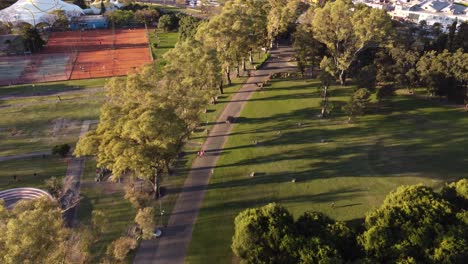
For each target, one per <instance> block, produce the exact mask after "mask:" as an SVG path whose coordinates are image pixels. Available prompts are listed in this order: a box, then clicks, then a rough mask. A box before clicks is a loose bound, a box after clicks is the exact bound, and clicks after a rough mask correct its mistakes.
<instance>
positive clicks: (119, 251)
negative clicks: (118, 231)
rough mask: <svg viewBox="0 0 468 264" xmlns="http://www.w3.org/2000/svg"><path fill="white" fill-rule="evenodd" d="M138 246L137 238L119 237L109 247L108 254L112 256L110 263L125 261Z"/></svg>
mask: <svg viewBox="0 0 468 264" xmlns="http://www.w3.org/2000/svg"><path fill="white" fill-rule="evenodd" d="M137 246H138V242H137V241H136V239H134V238H131V237H119V238H118V239H116V240H115V241H113V242H112V243H111V244H110V245H109V246H108V247H107V255H108V256H109V257H110V258H111V260H109V263H115V261H119V262H120V261H124V260H125V258H126V257H127V255H128V253H130V251H132V250H134V249H135V248H136V247H137Z"/></svg>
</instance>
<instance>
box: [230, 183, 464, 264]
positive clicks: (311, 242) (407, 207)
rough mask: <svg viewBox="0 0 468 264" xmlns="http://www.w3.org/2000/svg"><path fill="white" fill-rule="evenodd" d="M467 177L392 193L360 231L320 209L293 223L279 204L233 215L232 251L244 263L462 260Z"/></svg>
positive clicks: (302, 216) (403, 188) (427, 261)
mask: <svg viewBox="0 0 468 264" xmlns="http://www.w3.org/2000/svg"><path fill="white" fill-rule="evenodd" d="M467 210H468V180H466V179H463V180H460V181H458V182H454V183H451V184H448V185H446V186H445V187H444V188H443V190H442V191H441V192H440V193H436V192H434V191H433V190H432V189H431V188H428V187H425V186H422V185H415V186H402V187H399V188H398V189H396V190H395V191H394V192H391V193H390V194H389V195H388V196H387V197H386V199H385V200H384V202H383V204H382V206H381V207H380V208H378V209H376V210H374V211H371V212H370V213H368V214H367V216H366V219H365V224H364V231H363V232H362V233H361V234H359V233H357V232H355V231H353V230H352V229H350V228H349V227H347V226H346V225H345V224H344V223H342V222H336V221H334V220H332V219H330V218H328V217H327V216H325V215H323V214H321V213H317V212H306V213H304V214H303V215H301V216H300V217H299V218H298V219H297V220H296V221H294V219H293V217H292V216H291V214H290V213H289V212H288V211H287V210H286V209H285V208H284V207H281V206H279V205H277V204H269V205H266V206H264V207H261V208H256V209H247V210H245V211H243V212H241V213H240V214H239V215H238V216H237V217H236V218H235V233H234V236H233V242H232V249H233V252H234V253H235V254H236V255H237V256H238V257H239V258H240V259H241V261H242V262H243V263H350V262H353V263H434V264H435V263H464V261H465V260H466V259H467V257H468V233H467V232H466V230H467V228H468V221H467Z"/></svg>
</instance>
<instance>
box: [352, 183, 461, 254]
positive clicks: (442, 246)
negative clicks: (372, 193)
mask: <svg viewBox="0 0 468 264" xmlns="http://www.w3.org/2000/svg"><path fill="white" fill-rule="evenodd" d="M466 209H467V208H466V207H465V208H463V210H461V211H457V210H456V209H455V208H454V207H453V205H452V204H450V202H449V201H447V200H445V199H444V198H443V196H442V195H440V194H438V193H435V192H434V191H433V190H432V189H431V188H428V187H425V186H422V185H415V186H402V187H399V188H398V189H396V190H395V191H393V192H391V193H390V194H389V195H388V196H387V197H386V198H385V200H384V202H383V205H382V206H381V207H380V208H378V209H376V210H374V211H372V212H370V213H369V214H367V216H366V221H365V228H366V230H365V232H364V233H363V234H362V235H361V236H360V237H359V241H360V244H361V245H362V246H363V248H364V249H365V250H366V252H367V254H368V256H369V257H370V258H372V259H373V260H374V261H375V262H392V263H407V262H408V261H412V263H464V262H463V261H464V260H466V258H467V257H468V234H467V233H466V228H467V227H468V223H467V222H463V221H461V219H460V218H459V213H460V212H466V211H465V210H466ZM465 219H466V218H465Z"/></svg>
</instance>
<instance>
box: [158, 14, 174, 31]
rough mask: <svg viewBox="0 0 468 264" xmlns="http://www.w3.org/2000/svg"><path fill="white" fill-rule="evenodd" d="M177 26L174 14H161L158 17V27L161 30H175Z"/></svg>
mask: <svg viewBox="0 0 468 264" xmlns="http://www.w3.org/2000/svg"><path fill="white" fill-rule="evenodd" d="M177 27H178V21H177V18H176V16H174V15H172V14H171V15H162V16H161V17H160V18H159V22H158V28H159V29H161V30H163V31H166V32H167V31H171V30H175V29H177Z"/></svg>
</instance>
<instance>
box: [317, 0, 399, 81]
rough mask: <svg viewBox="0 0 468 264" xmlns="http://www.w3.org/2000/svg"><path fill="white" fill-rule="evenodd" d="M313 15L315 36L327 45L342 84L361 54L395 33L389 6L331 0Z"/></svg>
mask: <svg viewBox="0 0 468 264" xmlns="http://www.w3.org/2000/svg"><path fill="white" fill-rule="evenodd" d="M310 17H313V18H312V22H311V23H310V22H309V23H310V25H311V31H312V32H313V34H314V38H315V39H317V40H318V41H320V42H321V43H323V44H324V45H326V47H327V49H328V52H329V53H330V55H331V56H332V58H333V61H334V64H335V67H336V69H337V70H338V71H339V76H340V81H341V83H342V84H344V83H345V80H346V71H347V70H348V69H349V67H350V66H351V64H352V63H353V62H354V61H355V60H356V58H357V55H358V54H359V53H360V52H362V51H364V50H365V49H366V48H368V47H369V46H370V45H379V44H380V43H382V42H383V41H384V40H385V39H386V38H387V37H388V36H389V35H391V34H390V32H391V20H390V17H389V16H388V15H387V13H386V12H385V10H380V9H375V8H370V7H367V6H365V5H357V6H354V5H353V4H352V3H351V2H350V1H346V0H337V1H334V2H327V4H326V5H325V6H324V7H323V8H316V9H314V15H313V16H310Z"/></svg>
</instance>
